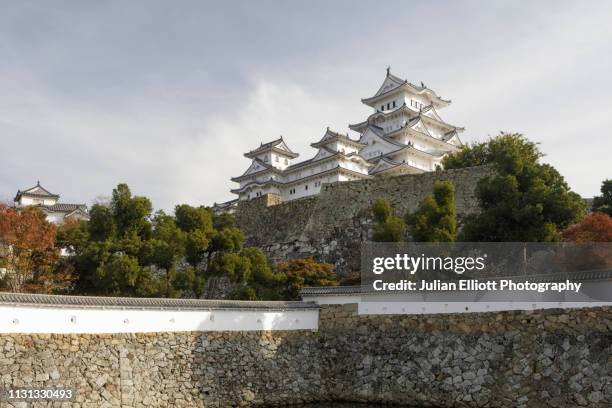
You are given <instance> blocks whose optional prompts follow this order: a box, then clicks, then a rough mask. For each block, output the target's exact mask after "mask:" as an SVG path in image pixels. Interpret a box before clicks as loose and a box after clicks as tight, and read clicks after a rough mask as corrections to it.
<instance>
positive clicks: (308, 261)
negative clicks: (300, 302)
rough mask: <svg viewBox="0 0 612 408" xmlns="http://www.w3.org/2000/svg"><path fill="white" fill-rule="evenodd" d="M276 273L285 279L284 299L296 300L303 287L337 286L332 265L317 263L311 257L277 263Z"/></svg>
mask: <svg viewBox="0 0 612 408" xmlns="http://www.w3.org/2000/svg"><path fill="white" fill-rule="evenodd" d="M277 272H278V273H279V274H282V275H284V276H285V277H286V281H285V290H286V295H285V297H286V299H289V300H292V299H298V297H299V294H300V290H301V289H302V288H303V287H305V286H337V285H338V281H337V280H336V274H335V273H334V271H333V265H332V264H329V263H322V262H317V261H316V260H315V259H314V258H313V257H308V258H300V259H292V260H289V261H284V262H279V263H278V264H277Z"/></svg>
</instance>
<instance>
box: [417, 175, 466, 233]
mask: <svg viewBox="0 0 612 408" xmlns="http://www.w3.org/2000/svg"><path fill="white" fill-rule="evenodd" d="M405 219H406V224H407V225H408V227H409V229H410V232H411V234H412V237H413V238H414V240H415V241H418V242H453V241H455V240H456V238H457V214H456V210H455V187H454V186H453V184H452V183H451V182H449V181H437V182H436V183H435V184H434V193H433V196H427V197H425V199H423V201H421V203H420V204H419V207H418V208H417V210H416V211H415V212H414V213H410V212H407V213H406V216H405Z"/></svg>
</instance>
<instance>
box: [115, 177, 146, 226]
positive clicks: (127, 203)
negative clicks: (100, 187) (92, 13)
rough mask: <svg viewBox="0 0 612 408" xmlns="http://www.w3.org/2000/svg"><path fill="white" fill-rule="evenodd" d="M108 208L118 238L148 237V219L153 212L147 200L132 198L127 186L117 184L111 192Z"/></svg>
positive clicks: (144, 198)
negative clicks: (131, 236) (129, 236)
mask: <svg viewBox="0 0 612 408" xmlns="http://www.w3.org/2000/svg"><path fill="white" fill-rule="evenodd" d="M110 208H111V211H112V214H113V219H114V221H115V224H116V226H117V233H118V234H119V236H120V237H123V236H126V235H130V234H131V233H136V234H137V235H138V236H140V237H148V235H149V234H150V232H151V222H150V220H149V217H150V216H151V212H152V211H153V205H152V204H151V201H150V200H149V199H148V198H146V197H140V196H132V192H131V191H130V188H129V187H128V186H127V184H119V185H118V186H117V187H116V188H115V189H114V190H113V195H112V198H111V203H110Z"/></svg>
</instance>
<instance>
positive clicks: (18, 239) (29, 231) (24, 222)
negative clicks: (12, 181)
mask: <svg viewBox="0 0 612 408" xmlns="http://www.w3.org/2000/svg"><path fill="white" fill-rule="evenodd" d="M55 236H56V227H55V225H53V224H51V223H50V222H48V221H47V220H46V219H45V215H44V214H43V213H42V212H41V211H40V210H39V209H37V208H34V207H28V208H24V209H22V210H18V209H16V208H9V207H6V206H4V205H0V268H3V269H4V270H5V272H4V274H3V275H2V276H0V288H4V289H7V290H9V291H11V292H34V293H55V292H65V291H67V290H69V289H70V288H71V287H72V281H73V279H74V277H73V274H72V272H73V271H72V269H71V267H70V265H67V264H65V263H63V262H60V257H59V255H60V250H59V248H58V247H56V246H55Z"/></svg>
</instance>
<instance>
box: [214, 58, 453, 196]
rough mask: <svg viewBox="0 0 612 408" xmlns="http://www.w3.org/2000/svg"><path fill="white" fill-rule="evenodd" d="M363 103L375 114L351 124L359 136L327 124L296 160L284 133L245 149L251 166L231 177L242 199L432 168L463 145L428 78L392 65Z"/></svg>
mask: <svg viewBox="0 0 612 408" xmlns="http://www.w3.org/2000/svg"><path fill="white" fill-rule="evenodd" d="M361 102H362V103H364V104H365V105H367V106H369V107H371V108H372V109H373V113H372V114H371V115H370V116H369V117H368V118H367V119H366V120H365V121H363V122H360V123H356V124H352V125H349V129H351V130H352V131H354V132H357V133H358V135H359V137H358V138H351V137H350V136H349V135H348V134H342V133H338V132H335V131H333V130H331V129H329V128H327V130H326V131H325V133H324V134H323V137H322V138H321V139H320V140H319V141H318V142H316V143H312V144H311V146H312V147H313V148H315V149H317V152H316V154H315V155H314V157H312V158H311V159H308V160H304V161H299V162H295V159H296V158H297V157H298V154H297V153H295V152H293V151H291V149H290V148H289V146H288V145H287V143H286V141H285V140H284V139H283V138H282V137H281V138H278V139H276V140H273V141H271V142H268V143H262V144H261V145H260V146H259V147H258V148H256V149H254V150H251V151H250V152H248V153H245V156H246V157H247V158H249V159H251V165H250V166H249V167H248V169H247V170H246V171H245V172H244V173H243V174H242V175H241V176H238V177H234V178H232V181H234V182H237V183H239V186H238V187H237V188H235V189H233V190H231V191H232V193H235V194H237V195H238V199H237V200H248V199H252V198H255V197H259V196H262V195H264V194H274V195H277V196H279V197H280V199H281V201H289V200H295V199H297V198H301V197H305V196H310V195H313V194H317V193H318V192H319V191H320V190H321V186H322V185H323V184H324V183H333V182H340V181H349V180H361V179H368V178H371V177H380V176H395V175H400V174H419V173H423V172H428V171H433V170H436V168H438V167H440V166H441V161H442V158H443V157H444V156H445V155H446V154H448V153H450V152H454V151H456V150H458V149H459V148H460V147H461V145H462V143H461V140H460V139H459V133H460V132H462V131H463V130H464V129H463V128H462V127H457V126H454V125H451V124H448V123H446V122H445V121H444V120H443V119H442V118H441V117H440V115H439V113H438V111H439V110H441V109H442V108H445V107H447V106H449V105H450V103H451V101H450V100H446V99H443V98H441V97H440V96H438V95H437V94H436V92H434V91H433V90H432V89H430V88H428V87H427V86H425V84H423V83H421V84H420V85H414V84H412V83H410V82H408V81H407V80H404V79H401V78H399V77H397V76H395V75H393V74H392V73H391V70H390V68H387V74H386V76H385V79H384V80H383V83H382V85H381V86H380V88H379V89H378V91H377V92H376V93H375V94H374V96H371V97H369V98H364V99H362V100H361ZM237 200H235V201H237ZM226 204H229V203H226ZM221 206H223V205H221Z"/></svg>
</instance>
